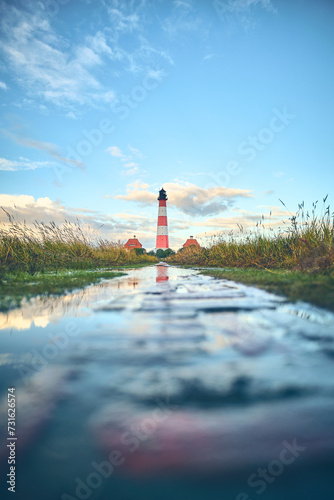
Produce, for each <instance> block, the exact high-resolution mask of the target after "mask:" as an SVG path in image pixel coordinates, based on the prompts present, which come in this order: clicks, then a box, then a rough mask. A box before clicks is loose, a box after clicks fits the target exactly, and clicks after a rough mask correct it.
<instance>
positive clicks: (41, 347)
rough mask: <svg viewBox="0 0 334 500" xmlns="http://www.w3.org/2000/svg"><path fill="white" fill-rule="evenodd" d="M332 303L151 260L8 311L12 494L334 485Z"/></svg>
mask: <svg viewBox="0 0 334 500" xmlns="http://www.w3.org/2000/svg"><path fill="white" fill-rule="evenodd" d="M333 319H334V316H333V315H332V314H331V313H329V312H326V311H324V310H321V309H319V308H315V307H312V306H310V305H308V304H305V303H297V304H291V303H289V302H287V301H286V300H285V299H284V298H282V297H277V296H274V295H272V294H269V293H267V292H264V291H262V290H259V289H257V288H253V287H246V286H244V285H240V284H236V283H233V282H230V281H226V280H216V279H213V278H210V277H207V276H203V275H200V274H199V272H198V271H195V270H189V269H181V268H174V267H158V266H152V267H149V268H144V269H139V270H131V271H129V273H128V275H127V276H124V277H120V278H116V279H113V280H109V281H104V282H102V283H101V284H99V285H94V286H91V287H88V288H86V289H85V290H80V291H78V292H74V293H71V294H68V295H66V296H62V297H50V298H42V297H38V298H35V299H33V300H31V301H29V302H26V303H24V304H23V305H22V307H21V308H19V309H16V310H12V311H10V312H8V313H1V314H0V329H1V336H0V347H1V353H2V354H1V358H0V361H1V363H0V370H1V375H2V377H1V380H2V384H1V390H2V402H1V410H0V412H1V415H0V416H1V420H0V422H1V426H2V425H3V423H4V422H6V420H5V418H6V417H5V414H6V411H7V408H6V401H5V398H7V392H6V390H7V387H8V386H11V385H14V386H15V387H16V394H17V396H16V397H17V401H18V408H19V410H18V422H17V426H18V434H17V435H18V441H19V443H20V444H19V446H20V458H19V464H18V468H19V477H20V482H21V484H23V485H24V489H23V488H21V489H18V493H17V494H16V499H17V500H21V499H24V500H25V499H29V498H34V499H37V500H39V499H40V498H41V499H42V498H43V499H45V498H48V499H51V500H53V499H63V500H69V499H73V498H82V499H84V498H92V499H106V500H109V499H116V500H144V499H145V500H147V499H148V500H150V499H152V500H158V499H159V500H160V499H161V500H169V499H175V500H181V499H182V500H188V499H189V500H190V499H191V500H197V499H207V500H211V499H212V500H216V499H225V498H226V499H231V500H234V499H236V500H251V499H254V498H257V497H258V495H261V498H263V499H281V498H285V499H286V498H288V499H290V498H291V499H292V498H301V499H303V500H304V499H313V498H314V499H316V498H322V499H327V498H328V499H329V498H333V492H334V489H333V481H332V474H333V472H332V466H333V463H334V440H333V438H334V418H333V409H334V399H333V396H334V385H333V379H334V377H333V376H334V369H333V368H334V343H333V341H334V321H333ZM3 432H4V433H3ZM3 435H6V430H5V429H3V428H1V436H3ZM6 453H7V452H6V449H5V447H4V440H3V439H2V442H1V450H0V457H1V459H2V462H1V464H2V466H3V469H4V471H5V470H6V467H7V465H6V462H5V459H6ZM3 455H5V456H3ZM36 471H37V472H38V480H37V481H36ZM263 471H264V472H263ZM319 485H320V486H319ZM319 491H320V492H321V495H320V496H319Z"/></svg>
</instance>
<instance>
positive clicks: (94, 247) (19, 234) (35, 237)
mask: <svg viewBox="0 0 334 500" xmlns="http://www.w3.org/2000/svg"><path fill="white" fill-rule="evenodd" d="M7 216H8V219H9V224H7V225H3V227H1V228H0V282H1V280H2V279H3V276H4V274H5V273H8V272H18V271H25V272H27V273H29V274H31V275H32V276H34V275H35V274H36V273H37V272H40V273H43V272H47V271H60V270H65V269H97V268H106V267H110V266H112V267H115V266H124V265H134V264H153V263H155V262H157V258H156V257H155V256H151V255H146V254H144V255H137V254H136V252H135V251H130V252H129V251H128V250H126V249H125V248H124V246H123V245H122V244H121V243H119V242H118V243H115V242H111V241H107V240H102V239H97V240H91V239H90V238H89V237H88V236H87V235H86V234H85V233H84V232H83V230H82V228H81V227H80V225H79V224H72V223H70V222H65V224H63V225H62V226H61V227H60V226H57V225H56V224H55V223H53V222H51V223H50V224H44V223H43V222H37V221H36V222H35V225H34V227H33V228H29V227H27V226H26V225H25V224H23V223H20V222H16V221H15V220H14V219H13V218H12V217H11V215H10V214H8V213H7Z"/></svg>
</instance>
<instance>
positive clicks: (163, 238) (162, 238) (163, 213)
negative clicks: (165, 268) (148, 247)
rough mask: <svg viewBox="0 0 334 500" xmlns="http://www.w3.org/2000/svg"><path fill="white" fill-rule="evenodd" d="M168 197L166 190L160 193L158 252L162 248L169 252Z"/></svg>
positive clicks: (162, 189)
mask: <svg viewBox="0 0 334 500" xmlns="http://www.w3.org/2000/svg"><path fill="white" fill-rule="evenodd" d="M167 200H168V198H167V195H166V191H165V190H164V188H161V189H160V191H159V197H158V201H159V212H158V229H157V242H156V245H155V247H156V250H158V249H159V248H161V249H162V250H167V248H168V247H169V245H168V224H167Z"/></svg>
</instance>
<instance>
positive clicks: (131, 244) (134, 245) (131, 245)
mask: <svg viewBox="0 0 334 500" xmlns="http://www.w3.org/2000/svg"><path fill="white" fill-rule="evenodd" d="M124 246H125V248H127V249H128V250H131V249H132V248H142V246H143V245H142V244H141V243H139V241H138V240H137V238H130V239H129V240H128V241H127V242H126V243H125V245H124Z"/></svg>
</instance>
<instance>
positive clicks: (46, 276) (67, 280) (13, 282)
mask: <svg viewBox="0 0 334 500" xmlns="http://www.w3.org/2000/svg"><path fill="white" fill-rule="evenodd" d="M130 267H143V266H142V265H136V266H126V268H130ZM124 268H125V266H124V267H122V268H118V269H115V268H113V269H99V270H94V271H92V270H66V271H58V272H55V271H50V272H47V273H36V274H35V275H34V276H31V274H29V273H27V272H18V273H7V274H5V275H4V276H3V277H2V281H1V283H0V311H7V310H9V309H12V308H14V307H18V306H20V304H21V302H22V300H23V299H24V298H27V299H29V298H31V297H34V296H36V295H50V294H54V295H62V294H64V293H67V292H70V291H72V290H75V289H78V288H83V287H85V286H87V285H91V284H94V283H98V282H99V281H100V280H101V279H103V278H108V279H109V278H115V277H117V276H124V275H125V274H126V273H124V272H122V270H123V269H124Z"/></svg>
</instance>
